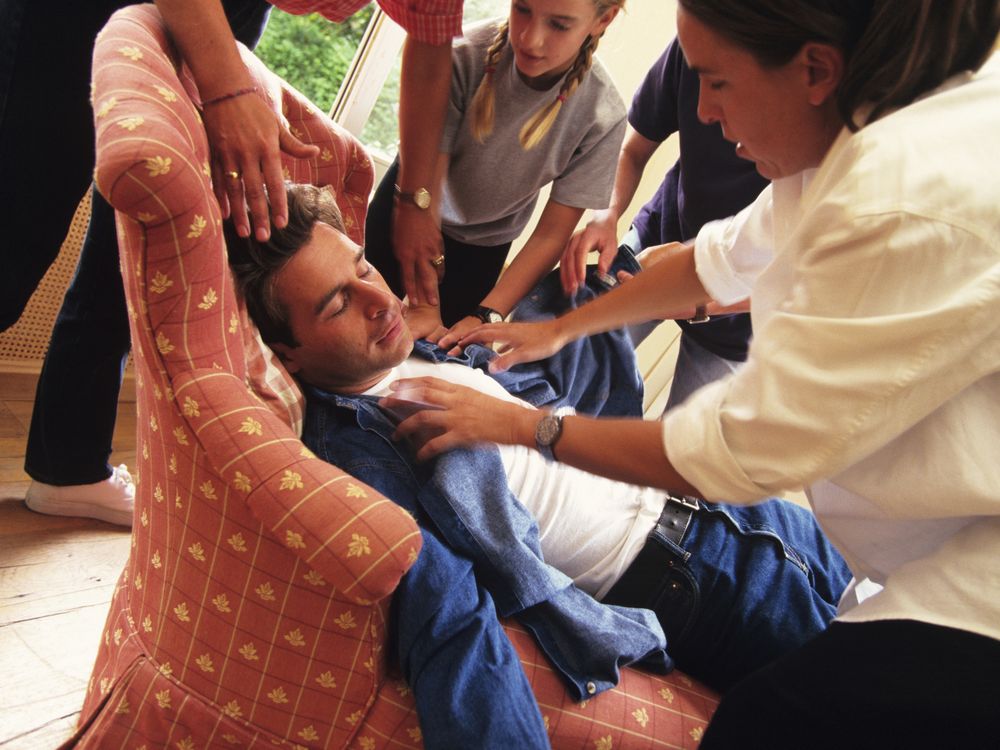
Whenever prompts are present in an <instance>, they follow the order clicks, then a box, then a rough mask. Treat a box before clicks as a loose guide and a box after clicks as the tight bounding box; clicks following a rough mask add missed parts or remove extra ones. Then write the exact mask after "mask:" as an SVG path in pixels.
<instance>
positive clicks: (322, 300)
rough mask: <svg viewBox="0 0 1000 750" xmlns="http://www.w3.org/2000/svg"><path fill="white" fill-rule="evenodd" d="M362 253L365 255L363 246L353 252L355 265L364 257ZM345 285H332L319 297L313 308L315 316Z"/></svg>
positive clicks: (320, 312) (321, 311)
mask: <svg viewBox="0 0 1000 750" xmlns="http://www.w3.org/2000/svg"><path fill="white" fill-rule="evenodd" d="M364 255H365V249H364V248H363V247H359V248H358V251H357V252H356V253H354V265H357V264H358V261H360V260H361V259H362V258H363V257H364ZM345 286H346V284H337V286H335V287H333V288H332V289H331V290H330V291H328V292H327V293H326V294H324V295H323V296H322V297H320V299H319V302H317V303H316V307H315V308H314V309H313V315H316V316H319V315H321V314H322V313H323V310H325V309H326V306H327V305H328V304H330V300H332V299H333V298H334V297H336V296H337V295H338V294H340V292H341V290H342V289H343V288H344V287H345Z"/></svg>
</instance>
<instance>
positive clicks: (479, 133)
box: [469, 21, 510, 143]
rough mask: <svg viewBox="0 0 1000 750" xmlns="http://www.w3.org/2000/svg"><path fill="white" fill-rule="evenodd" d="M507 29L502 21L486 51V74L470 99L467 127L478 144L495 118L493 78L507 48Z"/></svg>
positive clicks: (491, 129) (487, 132)
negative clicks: (470, 108)
mask: <svg viewBox="0 0 1000 750" xmlns="http://www.w3.org/2000/svg"><path fill="white" fill-rule="evenodd" d="M509 28H510V23H509V21H504V22H503V23H502V24H500V26H499V27H498V28H497V33H496V36H494V37H493V43H492V44H490V47H489V49H488V50H486V72H485V73H484V74H483V80H482V81H480V82H479V87H478V88H477V89H476V93H475V95H474V96H473V97H472V117H471V119H470V120H469V127H470V128H471V129H472V137H473V138H475V139H476V140H477V141H478V142H479V143H482V142H483V141H485V140H486V138H487V137H488V136H489V134H490V133H492V132H493V119H494V117H495V107H494V104H495V97H494V95H493V76H494V75H495V73H496V67H497V63H498V62H500V55H501V53H502V52H503V48H504V47H506V46H507V30H508V29H509Z"/></svg>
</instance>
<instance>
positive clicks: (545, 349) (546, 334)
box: [458, 318, 568, 372]
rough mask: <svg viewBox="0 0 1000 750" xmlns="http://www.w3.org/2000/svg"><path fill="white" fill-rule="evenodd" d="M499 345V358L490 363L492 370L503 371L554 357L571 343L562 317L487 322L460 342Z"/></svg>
mask: <svg viewBox="0 0 1000 750" xmlns="http://www.w3.org/2000/svg"><path fill="white" fill-rule="evenodd" d="M483 343H493V344H499V345H500V346H499V348H498V349H497V351H498V352H499V355H500V356H498V357H496V359H494V360H492V361H491V362H490V372H503V371H504V370H509V369H510V368H511V367H513V366H514V365H517V364H520V363H521V362H537V361H538V360H540V359H545V358H546V357H551V356H552V355H553V354H555V353H556V352H557V351H559V350H560V349H562V348H563V347H564V346H566V344H567V343H568V339H567V337H566V335H565V333H564V332H563V330H562V324H561V323H560V322H559V318H554V319H551V320H539V321H533V322H528V323H488V324H486V325H481V326H478V327H476V328H474V329H472V330H471V331H469V333H468V334H466V335H465V337H463V338H462V339H461V340H460V341H459V342H458V345H459V346H460V347H464V346H467V345H469V344H483Z"/></svg>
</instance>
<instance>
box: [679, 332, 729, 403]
mask: <svg viewBox="0 0 1000 750" xmlns="http://www.w3.org/2000/svg"><path fill="white" fill-rule="evenodd" d="M741 364H743V363H742V362H734V361H733V360H731V359H726V358H725V357H720V356H719V355H718V354H714V353H713V352H710V351H709V350H708V349H706V348H705V347H703V346H702V345H701V344H699V343H697V342H696V341H695V340H694V339H693V338H691V335H690V334H689V333H687V331H685V332H684V333H682V334H681V343H680V350H679V351H678V353H677V364H676V365H675V366H674V379H673V381H671V383H670V396H668V397H667V405H666V407H665V408H664V410H663V411H664V413H666V412H668V411H670V410H671V409H673V408H674V407H675V406H677V405H679V404H682V403H684V401H685V400H686V399H687V398H688V396H690V395H691V394H692V393H694V392H695V391H697V390H698V389H699V388H701V387H702V386H703V385H708V384H709V383H714V382H715V381H716V380H718V379H719V378H723V377H725V376H726V375H729V374H730V373H733V372H736V369H737V368H738V367H739V366H740V365H741Z"/></svg>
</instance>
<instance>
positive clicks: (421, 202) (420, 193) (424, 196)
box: [393, 185, 431, 211]
mask: <svg viewBox="0 0 1000 750" xmlns="http://www.w3.org/2000/svg"><path fill="white" fill-rule="evenodd" d="M393 187H394V188H395V192H396V197H397V198H399V199H400V200H401V201H406V202H407V203H412V204H413V205H414V206H416V207H417V208H420V209H423V210H424V211H426V210H427V209H428V208H430V207H431V194H430V191H429V190H428V189H427V188H422V187H421V188H417V189H416V190H414V191H413V192H412V193H404V192H403V190H402V189H401V188H400V187H399V185H393Z"/></svg>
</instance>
